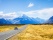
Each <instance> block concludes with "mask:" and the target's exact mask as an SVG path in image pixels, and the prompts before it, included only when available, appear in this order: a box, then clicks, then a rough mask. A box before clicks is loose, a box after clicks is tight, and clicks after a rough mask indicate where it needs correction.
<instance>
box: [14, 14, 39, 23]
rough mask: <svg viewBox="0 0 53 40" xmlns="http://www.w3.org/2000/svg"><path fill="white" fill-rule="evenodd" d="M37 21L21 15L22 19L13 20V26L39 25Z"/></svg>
mask: <svg viewBox="0 0 53 40" xmlns="http://www.w3.org/2000/svg"><path fill="white" fill-rule="evenodd" d="M38 20H39V19H35V18H30V17H28V16H26V15H25V14H23V16H22V17H18V18H15V19H14V23H15V24H40V22H39V21H38Z"/></svg>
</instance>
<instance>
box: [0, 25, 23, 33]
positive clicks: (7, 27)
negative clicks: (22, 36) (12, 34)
mask: <svg viewBox="0 0 53 40" xmlns="http://www.w3.org/2000/svg"><path fill="white" fill-rule="evenodd" d="M15 27H18V28H21V27H22V25H2V26H0V32H5V31H9V30H14V28H15Z"/></svg>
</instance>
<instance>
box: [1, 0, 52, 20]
mask: <svg viewBox="0 0 53 40" xmlns="http://www.w3.org/2000/svg"><path fill="white" fill-rule="evenodd" d="M23 14H25V15H27V16H29V17H33V18H36V17H39V18H41V19H45V20H47V19H49V18H50V17H51V16H53V0H0V18H5V19H14V18H16V17H19V16H22V15H23Z"/></svg>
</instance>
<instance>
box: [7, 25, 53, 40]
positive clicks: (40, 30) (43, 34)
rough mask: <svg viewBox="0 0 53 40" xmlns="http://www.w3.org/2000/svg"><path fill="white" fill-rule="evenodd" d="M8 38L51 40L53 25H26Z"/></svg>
mask: <svg viewBox="0 0 53 40" xmlns="http://www.w3.org/2000/svg"><path fill="white" fill-rule="evenodd" d="M8 40H53V25H28V26H27V28H26V29H25V30H24V31H22V32H21V33H19V34H17V35H15V36H13V37H11V38H9V39H8Z"/></svg>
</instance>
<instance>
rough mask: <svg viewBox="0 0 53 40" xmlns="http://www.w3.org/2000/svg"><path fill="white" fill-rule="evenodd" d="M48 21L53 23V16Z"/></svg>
mask: <svg viewBox="0 0 53 40" xmlns="http://www.w3.org/2000/svg"><path fill="white" fill-rule="evenodd" d="M46 23H48V24H53V16H52V17H50V18H49V19H48V20H47V21H46Z"/></svg>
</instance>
